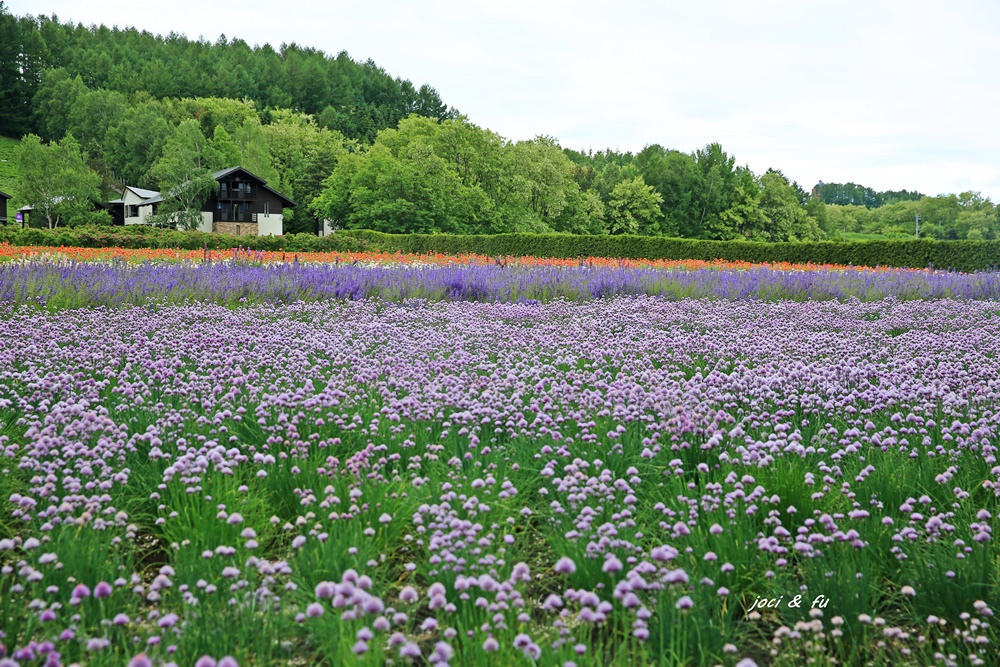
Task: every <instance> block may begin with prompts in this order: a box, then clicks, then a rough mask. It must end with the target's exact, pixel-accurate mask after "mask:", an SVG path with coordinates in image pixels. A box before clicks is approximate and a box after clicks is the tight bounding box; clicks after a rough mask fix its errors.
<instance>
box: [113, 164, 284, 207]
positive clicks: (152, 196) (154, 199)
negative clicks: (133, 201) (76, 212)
mask: <svg viewBox="0 0 1000 667" xmlns="http://www.w3.org/2000/svg"><path fill="white" fill-rule="evenodd" d="M236 172H242V173H244V174H246V175H247V176H248V177H249V178H251V179H253V180H255V181H257V183H259V184H260V187H262V188H264V189H265V190H267V191H268V192H270V193H272V194H274V195H275V196H276V197H278V198H279V199H281V201H282V203H284V204H285V205H286V206H288V207H292V206H297V205H298V204H296V203H295V202H294V201H292V200H291V199H289V198H288V197H286V196H285V195H283V194H281V193H280V192H278V191H277V190H275V189H274V188H272V187H270V186H269V185H268V184H267V181H265V180H264V179H263V178H261V177H260V176H258V175H257V174H255V173H253V172H252V171H250V170H249V169H244V168H243V167H238V166H237V167H229V168H228V169H220V170H219V171H215V172H212V178H214V179H215V180H216V181H219V180H221V179H223V178H225V177H226V176H230V175H232V174H234V173H236ZM125 188H126V189H128V190H131V191H132V192H134V193H135V194H137V195H138V196H140V197H142V201H141V202H139V206H148V205H149V204H159V203H160V202H162V201H163V195H162V194H160V193H159V192H157V191H156V190H145V189H143V188H137V187H134V186H131V185H126V186H125ZM108 203H109V204H124V203H125V200H124V199H115V200H114V201H110V202H108Z"/></svg>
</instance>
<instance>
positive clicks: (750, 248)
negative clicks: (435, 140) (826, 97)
mask: <svg viewBox="0 0 1000 667" xmlns="http://www.w3.org/2000/svg"><path fill="white" fill-rule="evenodd" d="M4 241H5V242H7V243H11V244H13V245H44V246H61V245H63V246H82V247H88V248H102V247H114V246H117V247H123V248H181V249H187V250H195V249H199V248H206V247H207V248H210V249H213V250H221V249H229V248H236V247H243V248H248V249H250V250H286V251H291V252H329V251H340V252H362V251H382V252H403V253H415V254H421V253H430V254H433V253H442V254H462V253H475V254H480V255H487V256H490V257H493V256H503V257H525V256H533V257H560V258H577V257H579V258H584V257H620V258H627V259H701V260H706V261H712V260H715V259H722V260H729V261H745V262H753V263H761V262H790V263H794V264H798V263H803V264H804V263H812V264H839V265H847V266H892V267H909V268H934V269H942V270H953V271H968V272H971V271H988V270H996V269H997V268H998V265H1000V241H934V240H931V239H920V240H916V239H912V240H886V241H853V242H846V243H845V242H832V241H826V242H818V243H749V242H746V241H701V240H696V239H675V238H664V237H660V236H587V235H572V234H492V235H472V234H469V235H456V234H384V233H382V232H374V231H369V230H342V231H338V232H336V233H335V234H334V235H332V236H326V237H318V236H313V235H312V234H290V235H287V236H229V235H227V234H210V233H205V232H178V231H174V230H168V229H156V228H153V227H146V226H143V225H130V226H128V227H73V228H64V229H30V228H29V229H21V228H19V227H14V226H8V227H0V242H4Z"/></svg>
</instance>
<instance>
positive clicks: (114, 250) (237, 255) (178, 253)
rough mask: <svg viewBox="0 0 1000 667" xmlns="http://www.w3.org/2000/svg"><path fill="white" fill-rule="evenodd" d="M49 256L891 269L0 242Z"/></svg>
mask: <svg viewBox="0 0 1000 667" xmlns="http://www.w3.org/2000/svg"><path fill="white" fill-rule="evenodd" d="M35 257H49V258H59V259H68V260H76V261H101V260H104V261H107V260H112V259H116V260H123V261H128V262H144V261H206V260H208V261H226V260H233V259H236V260H242V261H253V262H318V263H329V264H335V263H340V264H351V263H354V262H358V263H364V264H419V265H432V266H441V265H446V264H456V263H457V264H502V265H505V266H506V265H511V266H580V265H586V266H599V267H605V266H612V267H613V266H619V267H649V268H661V269H704V268H716V269H749V268H753V267H756V266H766V267H770V268H773V269H778V270H783V271H815V270H829V269H834V270H836V269H855V270H867V271H885V270H890V268H891V267H847V266H841V265H835V264H793V263H790V262H767V263H763V264H754V263H752V262H744V261H730V260H722V259H715V260H712V261H705V260H700V259H614V258H607V257H588V258H583V259H580V258H575V259H560V258H551V257H503V256H501V257H489V256H486V255H477V254H471V253H466V254H459V255H444V254H440V253H433V254H404V253H385V252H290V251H281V250H277V251H272V250H242V249H233V250H202V249H198V250H183V249H180V248H119V247H110V248H82V247H77V246H59V247H49V246H15V245H10V244H9V243H0V261H2V260H9V259H28V258H35Z"/></svg>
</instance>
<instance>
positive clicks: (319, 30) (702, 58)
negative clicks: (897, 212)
mask: <svg viewBox="0 0 1000 667" xmlns="http://www.w3.org/2000/svg"><path fill="white" fill-rule="evenodd" d="M6 6H7V8H8V11H10V12H11V13H13V14H16V15H24V14H32V15H35V14H44V15H47V16H50V15H52V14H55V15H57V16H58V17H59V19H60V20H61V21H63V22H67V21H72V22H73V23H83V24H84V25H87V26H89V25H95V24H102V23H103V24H105V25H108V26H118V27H127V26H132V27H136V28H139V29H141V30H148V31H150V32H153V33H156V34H166V33H168V32H171V31H174V32H178V33H182V34H185V35H187V36H188V37H189V38H192V39H198V38H204V39H206V40H208V41H212V42H214V41H216V40H217V39H218V37H219V36H220V35H222V34H224V35H225V36H226V37H227V38H230V39H231V38H235V37H238V38H241V39H243V40H245V41H246V42H247V43H249V44H250V45H251V46H254V45H263V44H264V43H270V44H271V45H272V46H274V47H275V48H278V47H280V45H281V44H282V43H292V42H294V43H297V44H299V45H301V46H308V47H314V48H317V49H320V50H322V51H325V52H326V53H328V54H329V55H331V56H333V55H336V54H337V53H339V52H340V51H347V53H348V54H349V55H350V56H351V57H352V58H353V59H354V60H357V61H365V60H368V59H371V60H373V61H374V62H375V63H376V64H377V65H379V66H380V67H382V68H383V69H384V70H386V71H387V72H388V73H389V74H391V75H392V76H394V77H400V78H404V79H409V80H410V81H411V82H413V84H414V85H416V86H420V85H421V84H425V83H426V84H428V85H430V86H433V87H434V88H435V89H437V91H438V93H439V94H440V95H441V98H442V100H443V101H444V102H445V103H446V104H448V105H450V106H452V107H455V108H457V109H458V110H459V111H460V112H461V113H463V114H464V115H466V116H467V117H468V118H469V120H470V121H472V122H473V123H475V124H477V125H479V126H481V127H484V128H488V129H490V130H493V131H494V132H496V133H498V134H500V135H501V136H503V137H506V138H508V139H512V140H520V139H530V138H532V137H536V136H538V135H548V136H552V137H555V138H556V139H557V140H558V141H559V143H560V145H562V146H564V147H567V148H574V149H577V150H588V149H593V150H595V151H598V150H603V149H605V148H611V149H615V150H620V151H633V152H637V151H639V150H641V149H642V148H643V147H644V146H646V145H648V144H653V143H658V144H660V145H662V146H664V147H666V148H671V149H677V150H681V151H684V152H691V151H693V150H695V149H697V148H699V147H701V146H704V145H705V144H707V143H710V142H719V143H720V144H722V147H723V148H724V149H725V150H726V151H727V152H728V153H729V154H730V155H734V156H735V157H736V161H737V163H738V164H745V165H748V166H749V167H750V168H751V169H753V171H754V172H756V173H758V174H759V173H762V172H763V171H765V170H766V169H767V168H769V167H774V168H777V169H781V170H782V171H783V172H784V173H785V175H786V176H788V177H789V178H790V179H793V180H796V181H798V182H799V183H800V184H801V185H802V186H804V187H806V188H807V189H808V188H811V187H812V186H813V185H814V184H815V183H816V182H817V181H819V180H823V181H826V182H838V183H839V182H847V181H853V182H855V183H861V184H863V185H867V186H869V187H872V188H875V189H876V190H889V189H892V190H898V189H909V190H919V191H921V192H923V193H925V194H930V195H936V194H940V193H946V192H955V193H958V192H962V191H965V190H977V191H980V192H982V193H983V195H985V196H988V197H990V198H991V199H992V200H993V201H994V202H1000V131H998V130H997V123H998V122H1000V37H998V36H1000V2H996V1H995V0H947V1H945V0H898V1H897V0H683V1H680V0H660V1H655V0H649V1H645V0H615V1H611V0H567V1H563V0H490V1H488V2H476V1H475V0H436V1H433V2H418V1H406V0H352V1H351V2H341V1H339V0H327V1H311V0H238V1H233V2H213V1H211V0H169V1H163V0H158V1H156V2H145V1H143V0H86V2H81V0H6Z"/></svg>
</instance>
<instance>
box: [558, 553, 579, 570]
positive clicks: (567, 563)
mask: <svg viewBox="0 0 1000 667" xmlns="http://www.w3.org/2000/svg"><path fill="white" fill-rule="evenodd" d="M554 569H555V571H556V572H558V573H559V574H573V573H574V572H576V563H574V562H573V559H572V558H570V557H569V556H563V557H562V558H560V559H559V560H557V561H556V565H555V568H554Z"/></svg>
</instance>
